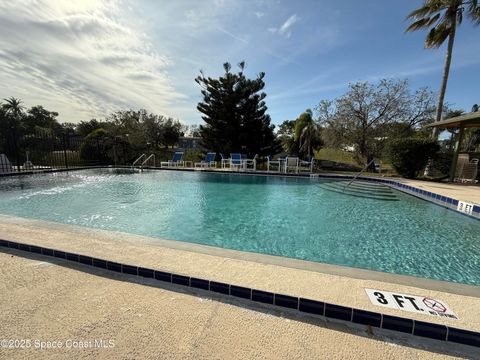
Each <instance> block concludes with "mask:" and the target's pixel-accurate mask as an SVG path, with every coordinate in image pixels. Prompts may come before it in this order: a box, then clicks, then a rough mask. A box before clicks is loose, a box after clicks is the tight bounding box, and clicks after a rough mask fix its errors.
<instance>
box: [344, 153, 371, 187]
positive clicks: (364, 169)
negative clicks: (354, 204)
mask: <svg viewBox="0 0 480 360" xmlns="http://www.w3.org/2000/svg"><path fill="white" fill-rule="evenodd" d="M374 161H375V160H374V159H372V160H370V162H369V163H368V164H367V165H365V167H364V168H363V169H362V170H361V171H360V172H359V173H358V174H357V175H355V176H354V177H353V179H352V180H350V181H349V182H348V184H347V185H345V186H344V187H343V191H345V189H346V188H347V187H349V186H350V185H351V184H352V183H353V182H354V181H355V180H356V179H357V178H358V177H359V176H360V175H362V173H363V172H364V171H366V170H367V169H368V167H369V166H370V165H371V164H372V163H373V162H374Z"/></svg>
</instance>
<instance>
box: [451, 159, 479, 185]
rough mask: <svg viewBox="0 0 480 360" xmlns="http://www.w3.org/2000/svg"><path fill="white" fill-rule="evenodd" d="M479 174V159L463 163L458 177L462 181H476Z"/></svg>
mask: <svg viewBox="0 0 480 360" xmlns="http://www.w3.org/2000/svg"><path fill="white" fill-rule="evenodd" d="M477 175H478V159H472V160H470V161H469V162H467V163H465V164H463V167H462V170H461V173H460V176H459V177H458V178H457V179H456V180H457V181H459V182H462V183H475V182H476V180H477Z"/></svg>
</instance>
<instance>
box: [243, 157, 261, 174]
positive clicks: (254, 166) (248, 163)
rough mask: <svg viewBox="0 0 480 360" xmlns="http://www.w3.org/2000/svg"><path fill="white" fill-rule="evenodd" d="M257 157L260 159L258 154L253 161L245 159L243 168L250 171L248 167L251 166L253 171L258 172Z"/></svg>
mask: <svg viewBox="0 0 480 360" xmlns="http://www.w3.org/2000/svg"><path fill="white" fill-rule="evenodd" d="M257 157H258V154H255V156H254V157H253V159H243V160H242V161H243V167H244V169H245V170H248V167H249V166H251V167H252V170H254V171H255V170H257Z"/></svg>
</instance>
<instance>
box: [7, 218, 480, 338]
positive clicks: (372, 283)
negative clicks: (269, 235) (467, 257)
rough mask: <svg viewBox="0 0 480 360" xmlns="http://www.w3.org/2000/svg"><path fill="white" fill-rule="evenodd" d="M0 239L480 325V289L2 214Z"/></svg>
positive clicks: (469, 327) (466, 325)
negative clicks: (435, 310) (439, 304)
mask: <svg viewBox="0 0 480 360" xmlns="http://www.w3.org/2000/svg"><path fill="white" fill-rule="evenodd" d="M0 238H1V239H5V240H11V241H18V242H23V243H28V244H31V245H37V246H43V247H50V248H54V249H58V250H63V251H68V252H73V253H77V254H82V255H88V256H94V257H99V258H104V259H108V260H111V261H117V262H121V263H126V264H132V265H137V266H144V267H150V268H154V269H157V270H162V271H168V272H173V273H177V274H184V275H188V276H192V277H199V278H206V279H210V280H214V281H218V282H225V283H231V284H235V285H239V286H245V287H253V288H256V289H260V290H265V291H271V292H276V293H283V294H286V295H293V296H298V297H304V298H309V299H314V300H319V301H324V302H329V303H333V304H336V305H343V306H349V307H355V308H359V309H362V310H367V311H377V312H378V311H381V312H382V313H384V314H387V315H393V316H400V317H402V316H403V317H408V318H412V319H415V320H420V321H427V322H433V323H437V324H444V325H447V326H451V327H457V328H463V329H467V330H472V331H479V330H480V287H478V286H469V285H462V284H454V283H449V282H441V281H433V280H426V279H419V278H414V277H407V276H397V275H393V274H386V273H380V272H372V271H365V270H361V269H355V268H344V267H337V266H332V265H325V264H317V265H315V263H309V262H303V261H298V260H291V259H284V258H280V257H274V256H266V255H261V254H252V253H245V252H239V251H232V250H225V249H219V248H215V247H209V246H203V245H195V244H189V243H183V242H176V241H162V240H159V239H153V238H149V237H145V236H138V235H131V234H124V233H118V232H111V231H104V230H96V229H90V228H84V227H79V226H72V225H64V224H59V223H52V222H45V221H38V220H30V219H22V218H16V217H11V216H3V215H2V216H0ZM365 288H370V289H377V290H384V291H392V292H397V293H404V294H409V295H419V296H425V297H430V298H434V299H439V300H443V301H445V302H446V303H448V305H449V306H450V307H451V308H452V310H453V311H454V312H455V313H456V315H457V316H458V317H459V320H453V319H446V318H439V317H433V316H428V315H423V314H418V313H411V312H405V311H400V310H397V309H390V308H384V307H378V306H374V305H372V303H371V302H370V300H369V298H368V297H367V295H366V293H365Z"/></svg>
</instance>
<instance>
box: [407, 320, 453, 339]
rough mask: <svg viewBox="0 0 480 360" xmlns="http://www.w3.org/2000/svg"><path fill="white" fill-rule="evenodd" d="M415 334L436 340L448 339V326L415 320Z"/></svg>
mask: <svg viewBox="0 0 480 360" xmlns="http://www.w3.org/2000/svg"><path fill="white" fill-rule="evenodd" d="M413 335H417V336H422V337H427V338H430V339H436V340H447V327H446V326H445V325H438V324H431V323H427V322H424V321H416V320H415V326H414V329H413Z"/></svg>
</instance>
